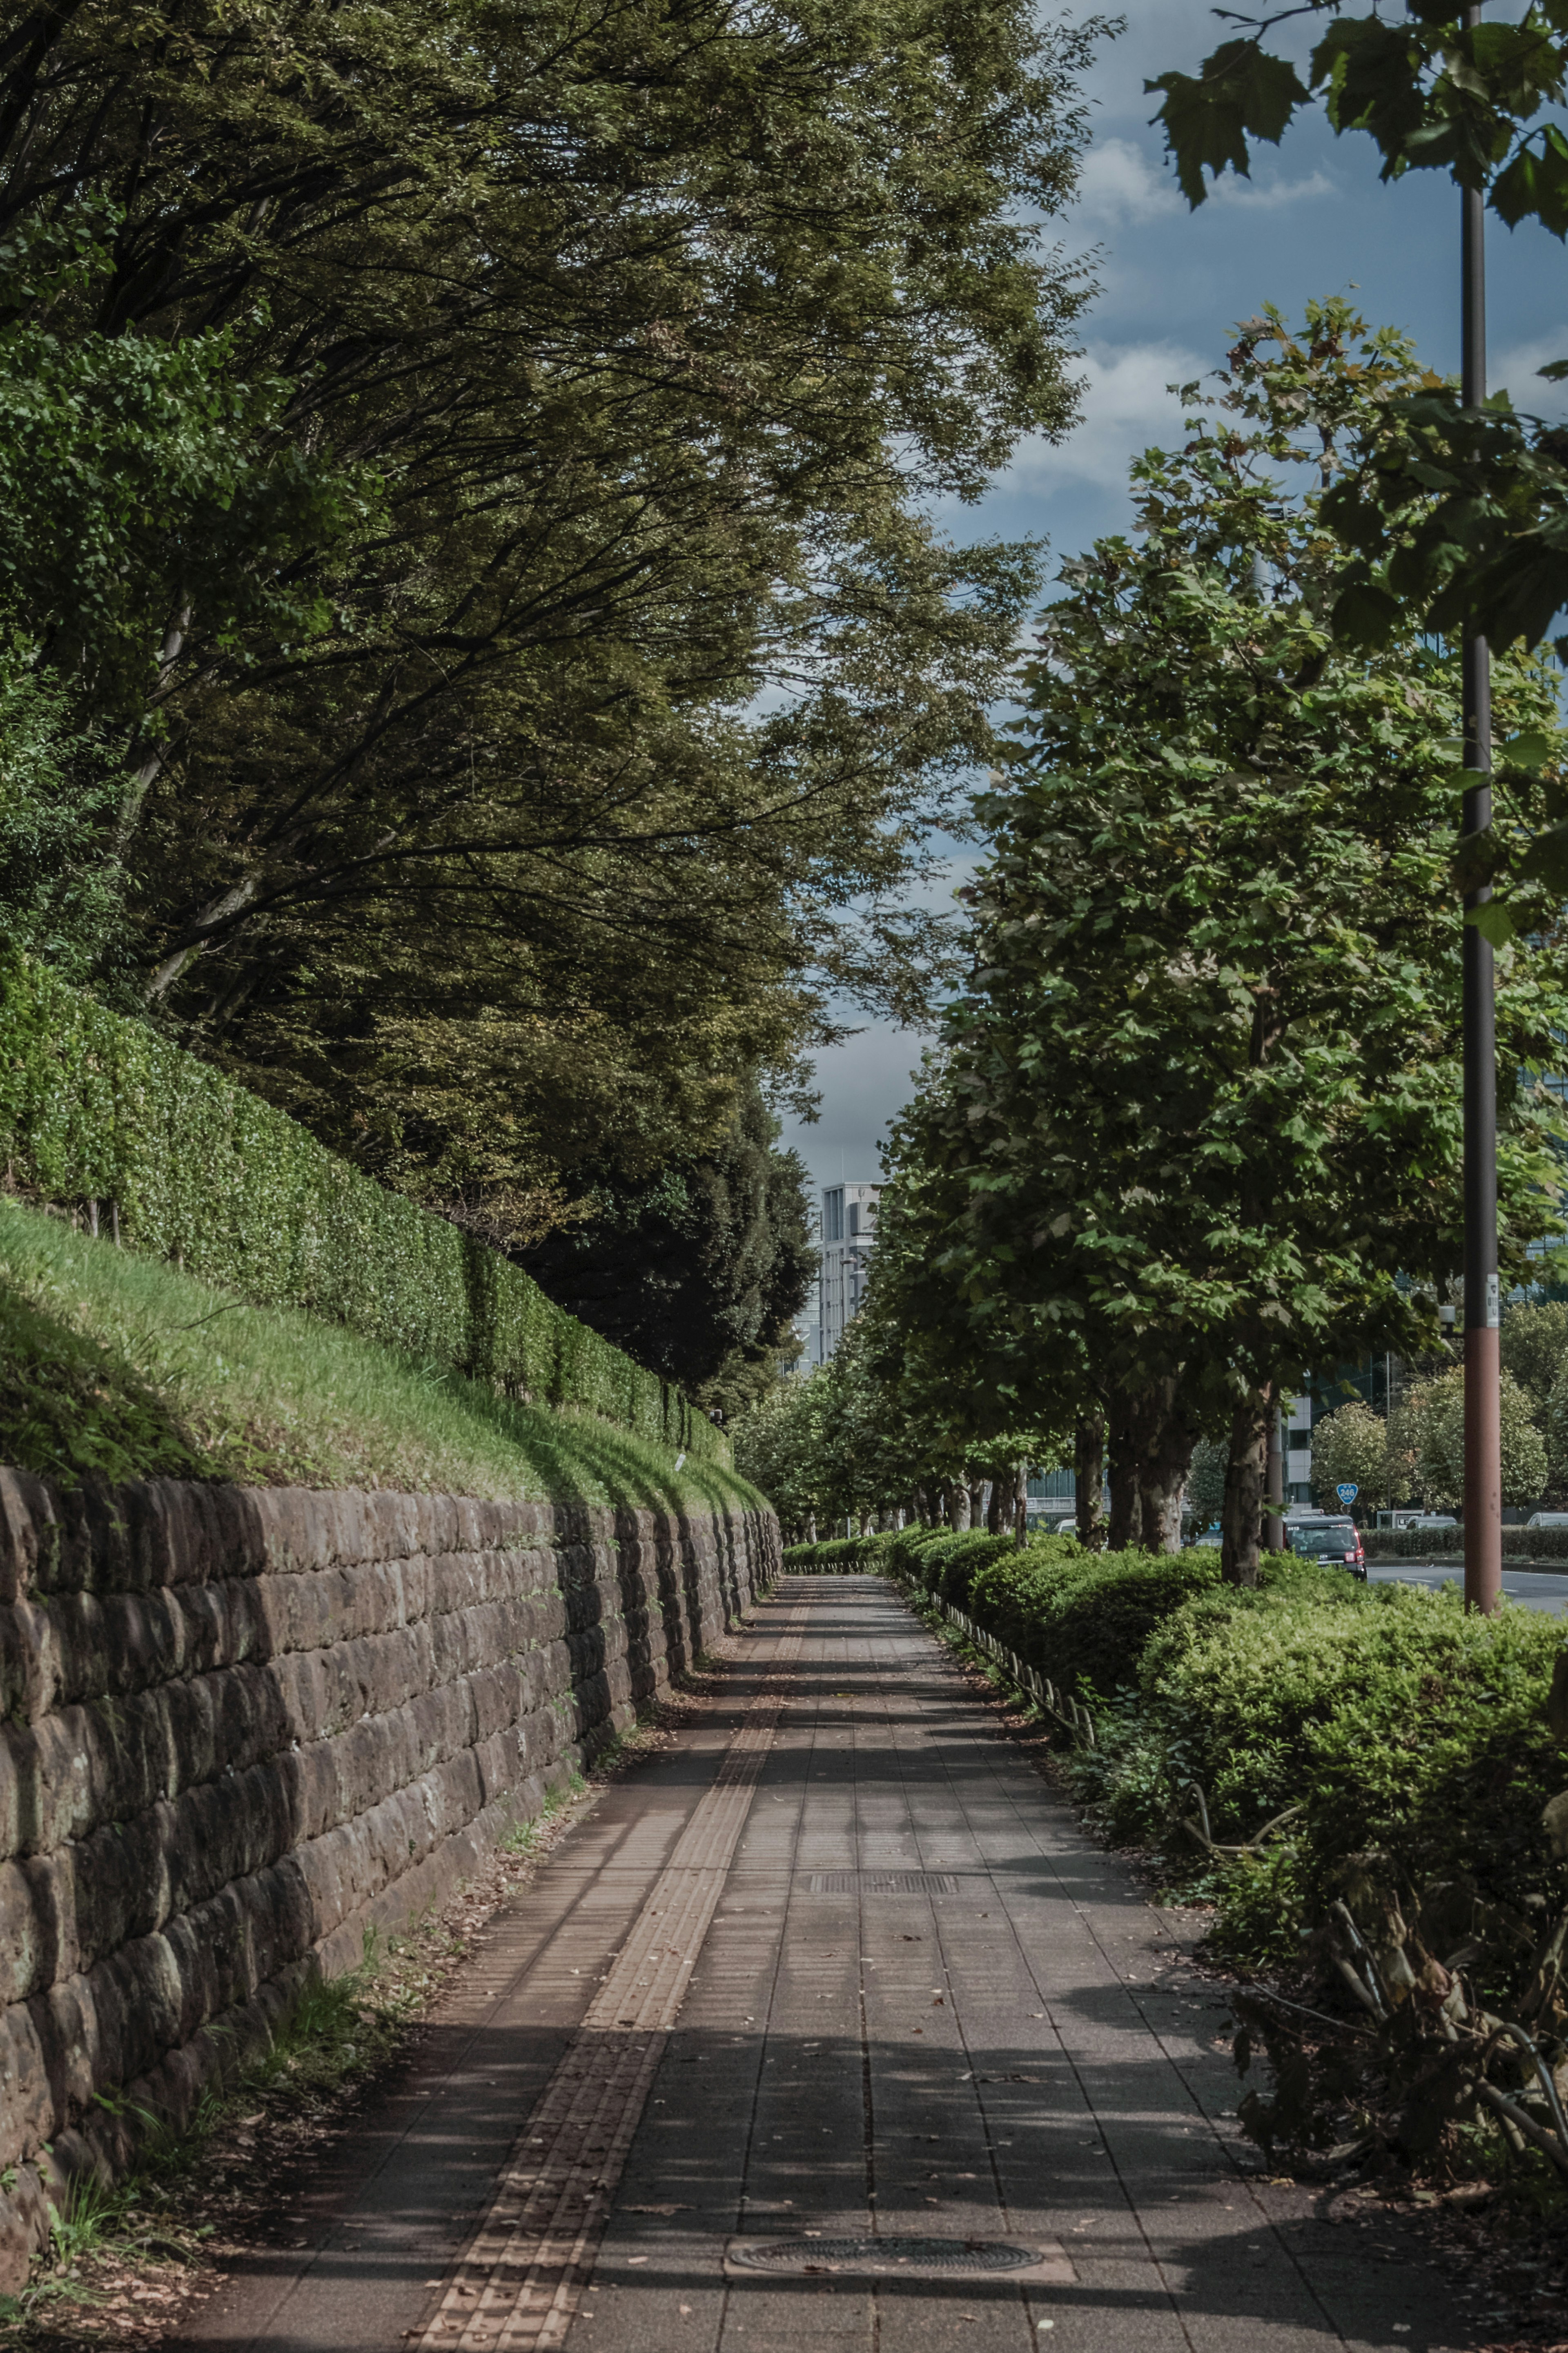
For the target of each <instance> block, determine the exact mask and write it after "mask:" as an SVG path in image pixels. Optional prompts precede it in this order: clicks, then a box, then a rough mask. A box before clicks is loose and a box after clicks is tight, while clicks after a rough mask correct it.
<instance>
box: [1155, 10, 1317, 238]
mask: <svg viewBox="0 0 1568 2353" xmlns="http://www.w3.org/2000/svg"><path fill="white" fill-rule="evenodd" d="M1143 87H1144V89H1145V90H1148V91H1149V92H1150V93H1151V95H1152V93H1153V92H1154V91H1156V90H1163V93H1164V103H1163V106H1162V107H1161V108H1160V110H1159V111H1158V113H1157V114H1155V115H1154V116H1153V117H1152V120H1153V121H1155V122H1158V123H1159V124H1160V125H1161V126H1162V128H1163V131H1164V133H1165V143H1166V146H1167V148H1168V149H1169V151H1170V153H1171V156H1172V158H1173V161H1174V164H1175V166H1176V177H1177V180H1178V181H1179V182H1180V184H1181V189H1182V193H1183V195H1184V196H1185V197H1186V200H1187V202H1188V204H1189V205H1191V206H1193V207H1194V210H1195V209H1196V207H1197V206H1199V205H1201V204H1202V203H1203V202H1204V201H1205V198H1206V196H1207V195H1208V187H1207V185H1206V183H1205V179H1204V173H1205V168H1206V169H1207V170H1209V171H1211V172H1213V173H1215V175H1216V176H1217V174H1219V173H1221V172H1224V171H1226V170H1230V171H1233V172H1239V173H1240V174H1241V175H1242V177H1243V178H1244V179H1245V178H1246V177H1247V174H1248V168H1249V162H1250V158H1249V154H1248V150H1247V139H1248V136H1250V137H1252V138H1254V139H1267V140H1268V141H1269V142H1271V143H1272V144H1278V142H1279V140H1280V138H1281V137H1282V136H1283V135H1284V132H1285V128H1286V125H1287V124H1288V123H1289V120H1290V117H1291V116H1292V115H1293V114H1294V113H1295V111H1296V109H1297V108H1298V107H1299V106H1302V105H1304V104H1305V103H1306V101H1307V99H1308V97H1309V95H1310V93H1309V91H1308V90H1307V89H1306V87H1305V85H1304V83H1303V82H1302V80H1301V79H1300V75H1299V74H1298V73H1297V71H1296V69H1295V67H1294V66H1293V65H1291V64H1290V63H1289V60H1288V59H1286V58H1277V57H1272V56H1270V54H1269V53H1268V50H1267V49H1265V48H1263V47H1261V46H1260V44H1259V43H1258V41H1256V40H1251V41H1245V40H1237V41H1224V42H1222V43H1221V45H1220V47H1218V48H1217V49H1215V52H1214V54H1213V56H1212V57H1209V58H1205V60H1204V62H1203V64H1202V66H1201V67H1200V68H1199V69H1198V71H1197V73H1196V74H1195V75H1194V74H1184V73H1167V74H1161V75H1160V76H1159V78H1158V79H1157V80H1154V81H1146V82H1145V83H1144V85H1143Z"/></svg>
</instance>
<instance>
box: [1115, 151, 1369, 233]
mask: <svg viewBox="0 0 1568 2353" xmlns="http://www.w3.org/2000/svg"><path fill="white" fill-rule="evenodd" d="M1333 193H1334V184H1333V182H1332V180H1331V179H1330V177H1329V175H1328V174H1327V173H1326V172H1310V173H1309V174H1308V175H1307V177H1306V178H1305V179H1304V180H1282V179H1273V178H1268V177H1265V178H1261V179H1254V180H1243V179H1238V178H1237V175H1236V174H1235V173H1232V172H1227V173H1226V174H1225V176H1224V177H1223V178H1222V179H1219V180H1216V181H1215V183H1214V185H1213V186H1212V187H1211V189H1210V192H1209V194H1210V198H1211V201H1212V202H1214V203H1215V204H1218V205H1235V206H1240V207H1241V208H1242V210H1244V211H1252V212H1278V211H1279V210H1280V209H1281V208H1282V207H1284V206H1287V205H1298V204H1308V203H1310V201H1311V200H1312V198H1313V197H1315V196H1327V195H1332V194H1333ZM1185 210H1186V205H1185V201H1184V198H1183V196H1182V194H1181V191H1180V190H1179V188H1178V187H1177V185H1176V181H1175V174H1173V171H1172V170H1171V168H1170V165H1169V164H1167V163H1166V162H1165V161H1164V159H1163V156H1162V155H1161V154H1160V153H1157V152H1153V151H1151V150H1150V149H1149V148H1147V147H1140V146H1138V145H1137V144H1136V143H1135V142H1133V141H1132V140H1131V139H1102V140H1100V141H1099V142H1097V143H1096V144H1095V145H1094V146H1092V147H1091V148H1090V149H1089V153H1088V154H1087V156H1086V157H1085V158H1084V165H1083V170H1082V172H1081V174H1079V194H1078V215H1079V218H1080V219H1081V220H1083V221H1084V222H1086V223H1091V224H1094V225H1096V226H1103V227H1107V228H1110V227H1118V226H1120V225H1121V224H1123V223H1125V222H1128V221H1146V220H1154V219H1157V218H1159V217H1160V216H1163V215H1164V214H1168V213H1181V212H1184V211H1185Z"/></svg>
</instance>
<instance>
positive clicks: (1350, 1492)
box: [1334, 1479, 1361, 1506]
mask: <svg viewBox="0 0 1568 2353" xmlns="http://www.w3.org/2000/svg"><path fill="white" fill-rule="evenodd" d="M1334 1493H1335V1494H1336V1495H1337V1496H1338V1497H1339V1499H1340V1501H1341V1503H1342V1504H1346V1505H1347V1506H1348V1505H1349V1504H1353V1503H1354V1502H1355V1499H1356V1497H1357V1496H1358V1495H1359V1494H1360V1493H1361V1489H1360V1488H1359V1487H1357V1486H1355V1485H1353V1484H1352V1482H1351V1481H1350V1480H1349V1479H1345V1480H1342V1482H1340V1484H1339V1485H1338V1486H1337V1487H1336V1488H1335V1489H1334Z"/></svg>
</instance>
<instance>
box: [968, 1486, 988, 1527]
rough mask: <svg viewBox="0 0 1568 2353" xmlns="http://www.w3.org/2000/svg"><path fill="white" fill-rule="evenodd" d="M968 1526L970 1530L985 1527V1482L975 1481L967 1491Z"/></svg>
mask: <svg viewBox="0 0 1568 2353" xmlns="http://www.w3.org/2000/svg"><path fill="white" fill-rule="evenodd" d="M969 1525H970V1526H971V1527H972V1528H980V1527H984V1525H985V1482H984V1480H983V1479H977V1480H976V1481H975V1482H974V1484H973V1487H971V1489H970V1491H969Z"/></svg>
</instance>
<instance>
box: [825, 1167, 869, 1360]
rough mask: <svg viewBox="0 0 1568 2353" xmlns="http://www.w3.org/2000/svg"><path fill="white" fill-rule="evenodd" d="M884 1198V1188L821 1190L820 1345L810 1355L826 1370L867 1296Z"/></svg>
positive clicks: (830, 1188) (839, 1187) (850, 1187)
mask: <svg viewBox="0 0 1568 2353" xmlns="http://www.w3.org/2000/svg"><path fill="white" fill-rule="evenodd" d="M881 1197H882V1187H880V1185H847V1184H846V1185H825V1186H824V1187H823V1189H822V1236H821V1250H822V1271H821V1273H820V1274H819V1275H818V1277H817V1285H816V1346H815V1348H814V1349H813V1352H812V1354H813V1359H814V1361H815V1362H816V1364H819V1365H825V1364H826V1362H827V1360H828V1358H829V1357H830V1356H832V1354H833V1352H834V1350H835V1349H836V1348H837V1345H838V1343H839V1341H840V1340H841V1339H842V1338H843V1337H844V1328H845V1325H846V1324H847V1323H848V1322H849V1321H850V1318H851V1317H852V1316H854V1315H856V1314H858V1312H859V1307H860V1302H861V1300H862V1299H863V1298H864V1297H865V1295H866V1278H867V1275H868V1272H869V1271H870V1258H871V1248H872V1245H873V1243H874V1242H875V1240H876V1239H877V1205H878V1203H879V1200H880V1199H881Z"/></svg>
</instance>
